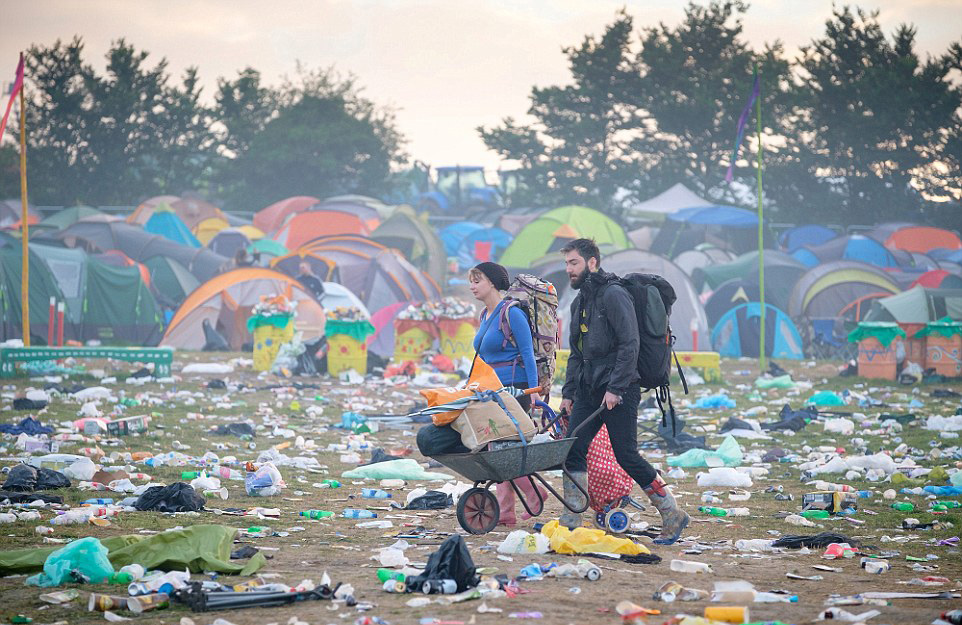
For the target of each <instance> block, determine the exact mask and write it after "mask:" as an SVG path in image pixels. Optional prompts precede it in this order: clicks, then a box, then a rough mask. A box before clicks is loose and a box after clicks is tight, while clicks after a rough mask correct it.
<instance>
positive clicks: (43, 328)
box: [0, 234, 64, 345]
mask: <svg viewBox="0 0 962 625" xmlns="http://www.w3.org/2000/svg"><path fill="white" fill-rule="evenodd" d="M35 250H36V248H35V247H34V246H33V245H30V246H29V247H28V251H29V254H30V261H29V262H30V285H29V288H30V335H31V340H32V343H33V344H35V345H43V344H45V343H46V340H47V330H48V327H47V324H48V322H49V317H48V311H49V304H50V298H51V297H56V298H57V300H58V301H63V300H64V296H63V293H62V292H61V291H60V287H59V286H58V284H57V280H56V279H55V278H54V276H53V275H52V274H51V272H50V269H49V268H48V267H47V265H46V264H45V263H44V262H43V260H42V259H41V258H40V255H39V254H38V253H37V252H36V251H35ZM22 253H23V248H22V247H21V246H20V239H18V238H14V237H12V236H9V235H6V234H0V340H3V341H6V340H8V339H13V338H23V325H22V319H23V317H22V315H23V311H22V309H21V306H20V304H21V302H20V286H21V282H20V281H21V275H20V271H21V267H22V264H21V255H22Z"/></svg>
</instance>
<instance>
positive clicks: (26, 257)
mask: <svg viewBox="0 0 962 625" xmlns="http://www.w3.org/2000/svg"><path fill="white" fill-rule="evenodd" d="M20 62H21V63H23V52H21V53H20ZM24 82H26V80H24ZM24 91H26V85H21V86H20V205H21V208H20V227H21V232H22V233H23V235H22V236H21V239H20V245H21V249H22V252H23V255H22V257H21V261H20V262H21V265H20V314H21V316H22V322H23V344H24V345H25V346H26V347H30V245H29V244H30V224H29V220H28V219H27V217H28V216H29V213H28V212H27V132H26V127H27V109H26V104H25V102H26V99H25V98H24V97H23V92H24Z"/></svg>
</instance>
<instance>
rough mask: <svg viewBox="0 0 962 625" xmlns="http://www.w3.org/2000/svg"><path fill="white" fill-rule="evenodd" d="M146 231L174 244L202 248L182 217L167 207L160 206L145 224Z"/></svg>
mask: <svg viewBox="0 0 962 625" xmlns="http://www.w3.org/2000/svg"><path fill="white" fill-rule="evenodd" d="M144 231H145V232H149V233H151V234H158V235H160V236H162V237H164V238H165V239H169V240H171V241H173V242H174V243H180V244H181V245H187V246H189V247H200V246H201V243H200V241H198V240H197V237H195V236H194V235H193V233H191V231H190V229H189V228H188V227H187V225H186V224H185V223H184V222H183V221H182V220H181V218H180V217H178V216H177V214H176V213H174V211H173V209H171V208H169V207H166V206H158V207H156V208H155V209H154V214H153V215H151V216H150V219H148V220H147V223H145V224H144Z"/></svg>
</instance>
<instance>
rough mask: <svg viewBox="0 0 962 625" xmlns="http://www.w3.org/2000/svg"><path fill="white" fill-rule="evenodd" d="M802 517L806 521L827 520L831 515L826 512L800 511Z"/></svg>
mask: <svg viewBox="0 0 962 625" xmlns="http://www.w3.org/2000/svg"><path fill="white" fill-rule="evenodd" d="M802 516H803V517H805V518H806V519H827V518H829V517H830V516H832V513H831V512H829V511H828V510H802Z"/></svg>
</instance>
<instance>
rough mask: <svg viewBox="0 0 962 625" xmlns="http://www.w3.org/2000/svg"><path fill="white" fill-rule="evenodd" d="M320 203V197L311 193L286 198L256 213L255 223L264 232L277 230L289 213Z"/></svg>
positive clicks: (299, 211)
mask: <svg viewBox="0 0 962 625" xmlns="http://www.w3.org/2000/svg"><path fill="white" fill-rule="evenodd" d="M318 203H320V200H319V199H317V198H316V197H311V196H309V195H297V196H294V197H289V198H285V199H283V200H280V201H279V202H274V203H273V204H271V205H270V206H268V207H267V208H262V209H261V210H259V211H257V212H256V213H254V225H255V226H257V227H258V228H260V229H261V230H262V231H264V232H275V231H276V230H277V229H278V228H280V227H281V225H282V224H283V223H284V220H286V219H287V217H288V215H292V214H296V213H301V212H304V211H306V210H307V209H308V208H310V207H312V206H314V205H315V204H318Z"/></svg>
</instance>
